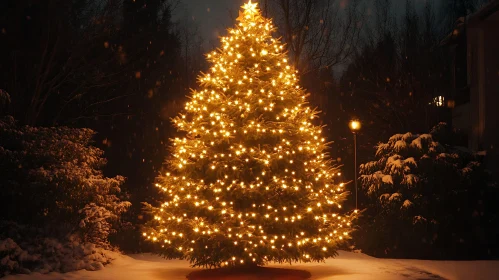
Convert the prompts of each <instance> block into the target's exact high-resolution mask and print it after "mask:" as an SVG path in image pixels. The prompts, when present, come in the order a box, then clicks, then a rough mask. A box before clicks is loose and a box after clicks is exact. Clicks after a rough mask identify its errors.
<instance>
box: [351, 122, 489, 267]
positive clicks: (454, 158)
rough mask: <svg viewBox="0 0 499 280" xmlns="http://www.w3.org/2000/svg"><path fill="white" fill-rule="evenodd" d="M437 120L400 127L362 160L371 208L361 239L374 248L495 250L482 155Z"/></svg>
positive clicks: (398, 252)
mask: <svg viewBox="0 0 499 280" xmlns="http://www.w3.org/2000/svg"><path fill="white" fill-rule="evenodd" d="M452 135H453V132H452V131H451V130H450V128H449V127H448V126H447V125H445V124H439V125H438V126H437V127H435V128H434V129H432V131H431V133H429V134H420V135H416V134H411V133H406V134H397V135H394V136H392V137H391V138H390V139H389V140H388V142H387V143H380V144H379V145H378V146H377V150H376V161H371V162H368V163H365V164H362V165H361V166H360V181H361V185H362V189H363V191H364V193H365V195H366V197H367V209H366V210H365V212H364V215H363V218H361V221H360V222H359V224H360V225H361V226H362V228H361V229H360V230H359V231H358V232H357V233H356V234H357V236H358V238H357V240H358V243H357V246H359V247H360V248H361V249H362V250H363V251H364V252H366V253H370V254H373V255H376V256H387V257H412V258H436V259H444V258H445V259H449V258H455V259H463V258H473V259H476V258H481V257H484V256H485V257H489V258H490V257H493V256H494V255H496V254H497V247H496V246H495V245H494V243H495V240H496V238H497V231H496V230H495V228H494V227H495V224H496V222H495V221H497V215H496V213H497V211H496V209H497V208H496V207H495V206H494V202H493V201H491V198H494V197H497V194H498V192H497V187H496V186H495V185H491V184H489V183H487V177H488V176H487V172H486V170H484V167H483V165H482V164H481V160H480V158H479V157H478V156H477V155H476V154H474V153H472V152H470V151H468V150H467V149H465V148H463V147H457V146H452V145H449V144H447V143H450V142H451V140H452Z"/></svg>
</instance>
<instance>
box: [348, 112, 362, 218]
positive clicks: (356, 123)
mask: <svg viewBox="0 0 499 280" xmlns="http://www.w3.org/2000/svg"><path fill="white" fill-rule="evenodd" d="M349 126H350V130H351V131H352V133H353V149H354V165H355V176H354V177H355V209H358V202H357V201H358V199H357V197H358V195H357V193H358V191H357V131H359V130H360V127H361V125H360V122H359V121H357V120H351V121H350V124H349Z"/></svg>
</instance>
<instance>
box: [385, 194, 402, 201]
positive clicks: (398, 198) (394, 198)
mask: <svg viewBox="0 0 499 280" xmlns="http://www.w3.org/2000/svg"><path fill="white" fill-rule="evenodd" d="M401 197H402V194H400V193H393V194H392V195H391V196H390V198H389V199H388V200H390V201H392V200H400V199H401Z"/></svg>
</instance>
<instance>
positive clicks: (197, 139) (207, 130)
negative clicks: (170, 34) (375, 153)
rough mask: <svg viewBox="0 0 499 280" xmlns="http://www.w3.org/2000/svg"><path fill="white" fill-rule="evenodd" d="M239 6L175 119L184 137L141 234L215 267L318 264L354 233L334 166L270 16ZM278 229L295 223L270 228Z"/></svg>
mask: <svg viewBox="0 0 499 280" xmlns="http://www.w3.org/2000/svg"><path fill="white" fill-rule="evenodd" d="M242 8H243V11H241V12H240V14H239V17H238V18H237V21H238V22H237V26H236V27H235V28H233V29H229V30H228V35H227V36H226V37H222V38H221V40H220V48H218V49H217V50H215V51H212V52H210V53H209V54H208V55H207V60H208V62H209V63H210V70H209V71H208V72H207V73H201V75H200V77H199V87H198V88H197V89H196V90H194V91H193V92H192V94H191V96H190V98H189V101H188V102H187V103H186V104H185V108H184V110H183V111H182V113H181V114H179V116H178V117H176V118H175V119H174V120H173V122H174V125H175V126H176V128H177V129H178V130H179V131H180V132H182V134H183V135H184V136H182V137H177V138H175V139H172V147H171V148H172V149H171V150H172V152H171V157H169V158H168V161H167V165H166V168H167V170H166V171H165V172H162V174H163V175H162V176H160V177H159V178H158V179H157V182H156V187H157V190H159V191H160V192H161V195H162V200H163V203H162V204H161V205H160V206H159V207H157V208H153V209H152V212H154V213H153V214H154V219H153V220H152V221H151V223H150V227H148V229H147V230H145V231H144V232H143V236H144V238H145V239H147V240H150V241H151V242H157V243H160V244H161V245H162V246H164V247H162V248H165V250H167V249H168V250H167V251H166V252H172V251H175V252H176V254H177V255H176V256H178V254H180V255H182V256H183V257H184V258H186V259H190V258H191V257H193V256H196V254H206V255H210V256H213V255H217V256H221V257H220V258H221V259H217V260H214V262H213V263H210V264H209V265H214V266H222V265H223V266H233V265H241V264H243V263H249V262H255V263H256V264H265V263H266V262H268V261H269V260H272V261H290V260H291V261H296V256H301V257H299V260H300V261H305V262H309V261H317V260H320V259H321V258H325V257H329V256H332V255H333V253H334V252H335V250H334V249H336V248H337V247H336V246H337V244H338V243H339V242H340V241H341V240H343V239H348V238H350V235H351V234H348V232H349V231H350V229H351V224H352V217H351V216H348V215H342V214H341V213H340V212H339V211H340V210H341V202H342V201H343V199H344V195H345V193H344V191H345V187H344V185H343V183H341V182H336V181H335V179H336V177H337V175H340V174H341V173H340V172H339V169H337V168H336V167H335V166H332V165H331V164H332V163H331V161H330V159H329V158H328V156H327V149H328V147H327V144H326V143H327V141H326V139H325V138H324V136H323V135H322V128H321V126H319V125H317V124H316V123H315V121H314V119H316V118H317V117H316V115H317V112H316V111H315V110H314V109H312V108H311V107H310V106H308V105H307V99H306V95H307V92H306V90H305V89H303V88H301V87H300V86H299V77H298V76H297V71H296V70H295V69H294V66H293V65H292V64H290V62H289V60H288V58H287V56H286V53H285V49H284V45H283V44H282V43H281V42H280V41H279V39H276V38H274V37H273V36H272V34H273V32H274V31H275V27H274V26H273V24H272V21H271V20H270V19H267V18H264V17H263V16H262V15H261V13H260V11H259V9H258V8H257V3H252V2H251V1H249V2H248V3H246V4H244V5H243V6H242ZM351 127H352V125H351ZM359 128H360V123H359V122H356V123H355V124H353V127H352V130H358V129H359ZM283 198H285V199H283ZM280 227H282V228H288V227H289V228H296V229H300V230H299V233H294V234H293V231H289V230H288V231H285V230H283V231H278V232H279V234H270V233H273V232H274V233H275V232H276V231H275V229H278V228H280ZM284 232H289V233H284ZM222 246H223V248H222ZM222 249H223V250H222ZM221 252H223V253H221ZM287 253H289V254H287ZM197 260H198V261H199V259H197Z"/></svg>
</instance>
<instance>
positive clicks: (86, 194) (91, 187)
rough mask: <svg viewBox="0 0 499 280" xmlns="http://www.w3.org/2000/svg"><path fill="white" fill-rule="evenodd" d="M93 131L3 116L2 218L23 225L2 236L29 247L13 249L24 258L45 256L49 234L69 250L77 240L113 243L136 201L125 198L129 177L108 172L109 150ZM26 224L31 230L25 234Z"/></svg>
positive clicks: (19, 259) (0, 160)
mask: <svg viewBox="0 0 499 280" xmlns="http://www.w3.org/2000/svg"><path fill="white" fill-rule="evenodd" d="M93 135H94V132H93V131H92V130H90V129H74V128H67V127H52V128H43V127H30V126H23V127H19V126H17V125H16V124H15V121H14V120H13V119H12V118H10V117H4V118H2V119H0V170H2V175H1V176H0V185H1V188H2V192H1V195H0V221H2V222H9V221H11V222H15V223H16V224H17V225H19V228H18V230H16V231H14V232H12V231H7V230H2V231H0V240H4V241H5V240H9V238H10V240H12V241H13V242H14V243H15V244H17V245H18V247H19V248H17V249H15V248H14V249H12V250H14V251H15V252H21V251H19V250H22V251H23V252H24V251H25V252H28V253H26V254H24V253H19V254H17V253H14V254H13V255H12V254H10V253H9V254H10V255H9V254H7V255H9V256H11V257H12V256H18V257H15V258H17V259H16V260H17V262H18V263H19V264H20V263H22V262H23V258H24V257H23V256H25V255H30V256H35V255H37V254H40V255H42V256H43V255H44V254H45V253H46V251H47V248H49V247H50V246H49V245H47V244H46V240H52V239H54V240H56V241H57V242H58V243H59V244H61V245H60V246H62V247H61V248H66V249H64V250H70V249H68V248H73V247H72V246H76V245H74V244H75V243H74V242H77V243H78V244H94V246H98V247H99V248H102V249H109V248H110V245H109V242H108V237H109V235H110V234H111V233H113V231H114V230H115V229H116V226H117V225H118V223H119V220H120V215H121V213H123V212H124V211H126V209H127V208H128V207H129V206H130V203H129V202H128V201H123V200H122V199H121V198H120V196H122V195H123V194H121V189H120V186H121V185H122V183H123V182H124V178H123V177H121V176H117V177H114V178H108V177H105V176H104V175H103V174H102V171H101V168H102V167H103V165H104V164H105V163H106V161H105V159H104V158H103V157H102V154H103V151H102V150H100V149H98V148H96V147H93V146H91V145H90V142H91V139H92V137H93ZM22 229H24V230H25V231H29V232H30V234H26V235H25V236H24V238H25V239H22V240H21V239H19V238H21V236H22V233H23V230H22ZM28 229H29V230H28ZM34 229H37V230H38V232H37V233H36V234H35V233H34ZM5 242H7V243H6V244H11V245H12V243H11V242H10V241H5ZM30 244H32V245H33V246H31V245H30ZM35 244H36V245H35ZM44 244H45V245H44ZM58 246H59V245H58ZM79 246H80V245H79ZM81 246H84V247H86V246H90V245H81ZM11 247H12V246H11ZM9 248H10V247H9ZM33 248H38V249H33ZM74 248H76V247H74ZM37 250H38V251H37ZM5 252H6V251H5V250H4V251H2V253H1V254H2V255H1V256H0V257H4V258H5V256H4V254H5ZM54 252H58V253H60V250H59V249H56V250H54ZM80 255H81V254H80ZM86 255H88V254H83V255H81V256H86ZM77 256H78V254H76V255H75V256H74V257H73V258H72V259H78V257H77ZM45 259H46V258H45ZM62 259H64V258H62V257H61V260H62ZM3 260H4V259H2V267H3V268H5V267H4V266H3ZM11 261H15V260H14V259H11ZM5 262H6V263H9V261H7V259H5ZM7 267H16V265H7ZM19 267H20V268H22V266H21V265H19ZM67 267H75V268H78V267H81V266H67ZM3 268H2V269H3ZM60 269H61V268H60V267H57V266H55V267H51V269H49V271H50V270H60ZM64 270H66V268H65V269H64ZM16 271H17V272H22V269H16Z"/></svg>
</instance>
